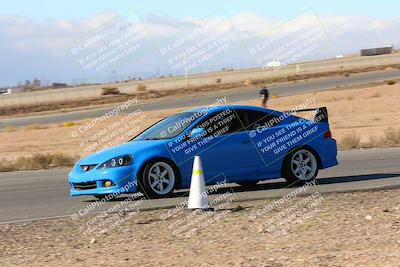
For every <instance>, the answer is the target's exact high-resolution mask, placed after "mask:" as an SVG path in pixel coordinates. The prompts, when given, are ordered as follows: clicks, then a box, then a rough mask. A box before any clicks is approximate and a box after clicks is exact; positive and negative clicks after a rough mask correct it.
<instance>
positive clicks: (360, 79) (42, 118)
mask: <svg viewBox="0 0 400 267" xmlns="http://www.w3.org/2000/svg"><path fill="white" fill-rule="evenodd" d="M397 78H400V70H398V69H394V70H384V71H374V72H365V73H358V74H351V75H350V76H348V77H345V76H344V75H341V76H332V77H326V78H319V79H311V80H308V81H298V82H296V83H294V82H285V83H276V84H272V85H270V86H269V88H270V93H271V94H272V95H278V96H283V95H291V94H298V93H303V92H310V91H321V90H330V89H337V87H345V86H350V85H357V84H368V83H371V82H375V81H383V80H390V79H397ZM259 90H260V88H252V89H249V88H246V89H245V90H243V89H241V88H238V89H231V90H223V91H215V92H208V93H204V94H200V95H197V96H195V97H194V96H180V97H176V96H174V97H170V98H167V99H163V100H162V101H160V102H148V103H138V104H137V106H131V107H130V109H128V110H125V112H131V111H133V110H135V109H137V108H138V107H140V108H141V109H142V110H143V111H151V110H162V109H168V108H185V107H191V106H202V105H207V104H211V103H213V102H215V100H216V99H217V98H221V97H226V99H227V102H228V103H231V102H236V101H243V100H249V99H254V98H257V97H258V92H259ZM114 106H115V104H114V105H113V106H108V107H101V108H96V109H89V110H81V111H73V112H67V113H56V114H48V115H35V116H23V117H16V118H6V119H3V120H1V121H0V129H2V128H4V127H5V126H8V125H10V126H17V127H20V126H26V125H30V124H34V123H37V124H51V123H62V122H65V121H77V120H81V119H86V118H95V117H99V116H102V115H103V114H104V113H106V112H107V111H109V110H111V109H112V107H114Z"/></svg>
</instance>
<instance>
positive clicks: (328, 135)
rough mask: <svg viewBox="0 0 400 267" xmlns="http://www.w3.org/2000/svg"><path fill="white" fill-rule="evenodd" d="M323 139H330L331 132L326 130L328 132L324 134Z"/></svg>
mask: <svg viewBox="0 0 400 267" xmlns="http://www.w3.org/2000/svg"><path fill="white" fill-rule="evenodd" d="M324 138H332V132H331V130H328V131H326V132H325V134H324Z"/></svg>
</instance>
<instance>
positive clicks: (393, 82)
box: [387, 80, 396, 85]
mask: <svg viewBox="0 0 400 267" xmlns="http://www.w3.org/2000/svg"><path fill="white" fill-rule="evenodd" d="M394 84H396V81H393V80H391V81H388V82H387V85H394Z"/></svg>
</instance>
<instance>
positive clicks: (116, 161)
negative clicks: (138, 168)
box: [99, 155, 132, 169]
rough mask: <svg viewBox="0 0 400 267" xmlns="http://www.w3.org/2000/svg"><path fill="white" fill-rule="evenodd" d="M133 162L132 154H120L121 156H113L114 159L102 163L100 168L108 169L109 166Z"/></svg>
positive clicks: (119, 165)
mask: <svg viewBox="0 0 400 267" xmlns="http://www.w3.org/2000/svg"><path fill="white" fill-rule="evenodd" d="M131 162H132V156H131V155H124V156H119V157H116V158H112V159H110V160H108V161H106V162H104V163H102V164H101V165H100V167H99V169H107V168H114V167H121V166H127V165H130V164H131Z"/></svg>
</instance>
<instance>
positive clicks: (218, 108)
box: [186, 105, 277, 112]
mask: <svg viewBox="0 0 400 267" xmlns="http://www.w3.org/2000/svg"><path fill="white" fill-rule="evenodd" d="M226 109H252V110H258V111H262V112H277V111H275V110H271V109H267V108H260V107H256V106H248V105H221V106H203V107H197V108H194V109H190V110H186V112H204V111H205V110H208V111H209V112H215V111H223V110H226Z"/></svg>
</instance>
